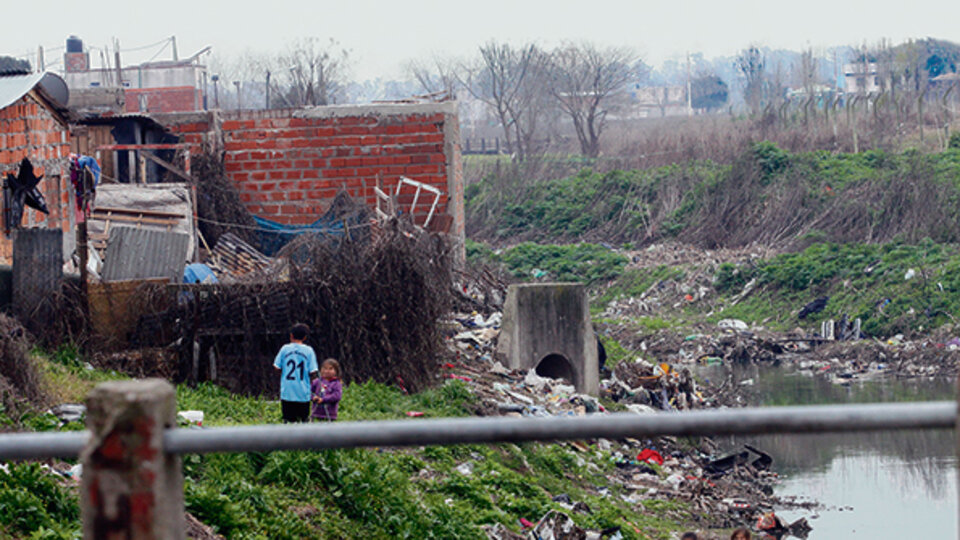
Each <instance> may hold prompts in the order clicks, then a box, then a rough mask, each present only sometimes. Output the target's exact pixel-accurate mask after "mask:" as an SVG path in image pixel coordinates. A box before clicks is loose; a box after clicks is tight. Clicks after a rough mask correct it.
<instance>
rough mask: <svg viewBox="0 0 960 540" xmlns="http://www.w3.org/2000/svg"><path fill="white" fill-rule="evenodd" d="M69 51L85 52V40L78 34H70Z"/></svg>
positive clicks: (68, 39)
mask: <svg viewBox="0 0 960 540" xmlns="http://www.w3.org/2000/svg"><path fill="white" fill-rule="evenodd" d="M67 52H68V53H75V52H83V40H81V39H80V38H78V37H77V36H70V37H68V38H67Z"/></svg>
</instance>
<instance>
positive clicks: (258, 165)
mask: <svg viewBox="0 0 960 540" xmlns="http://www.w3.org/2000/svg"><path fill="white" fill-rule="evenodd" d="M152 116H153V118H155V119H156V120H157V121H159V122H160V123H161V124H164V125H166V126H167V127H169V128H170V129H171V130H172V131H173V132H174V133H178V134H180V136H181V141H182V142H184V143H189V144H193V145H196V150H194V151H196V152H199V151H202V149H203V148H211V147H215V148H222V149H223V151H224V167H225V169H226V171H227V174H228V175H229V176H230V178H231V179H233V180H234V181H235V182H236V185H237V187H238V188H239V190H240V195H241V198H242V200H243V201H244V202H245V203H246V206H247V208H248V209H249V210H250V212H251V213H252V214H253V215H255V216H258V217H262V218H265V219H269V220H272V221H276V222H279V223H283V224H288V225H301V224H308V223H311V222H313V221H314V220H316V219H317V218H318V217H319V216H320V215H321V214H323V212H324V210H325V209H326V208H327V206H328V205H329V203H330V201H332V199H333V198H334V196H335V195H336V193H337V191H338V190H340V189H345V190H347V191H348V192H349V193H350V194H351V196H353V197H354V198H357V199H360V200H362V201H365V202H366V204H368V205H369V206H370V207H374V206H375V205H376V197H375V194H374V187H378V186H379V187H380V188H381V189H383V190H385V191H389V192H391V193H392V192H394V191H395V189H396V186H397V185H398V182H399V180H400V178H401V177H407V178H410V179H412V180H414V181H416V182H420V183H423V184H425V185H427V186H430V187H432V188H434V189H436V190H437V191H439V196H437V197H436V199H437V200H436V205H435V206H434V204H433V202H434V195H433V192H429V193H426V192H422V193H421V194H420V196H419V197H418V198H417V201H416V202H417V204H416V207H411V203H412V202H413V197H414V192H415V188H414V187H412V186H405V187H404V188H403V190H401V192H400V196H399V205H398V206H399V210H401V211H402V212H405V213H411V212H412V214H413V216H414V220H415V221H416V222H417V223H418V224H423V223H424V221H425V220H426V218H427V216H428V215H430V212H431V209H433V216H434V219H435V220H436V223H434V224H433V226H436V227H440V228H442V229H444V230H447V231H448V232H450V233H451V234H452V235H454V236H455V237H458V238H459V239H460V240H461V243H462V241H463V236H464V218H463V211H464V209H463V177H462V165H461V161H460V159H461V158H460V135H459V125H458V120H457V108H456V103H454V102H446V103H422V104H376V105H345V106H329V107H316V108H307V109H295V110H271V111H233V112H220V111H211V112H204V113H187V114H156V115H152ZM194 151H191V153H192V152H194ZM431 221H433V220H431ZM438 224H439V225H438Z"/></svg>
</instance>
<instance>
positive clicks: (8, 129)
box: [0, 92, 71, 264]
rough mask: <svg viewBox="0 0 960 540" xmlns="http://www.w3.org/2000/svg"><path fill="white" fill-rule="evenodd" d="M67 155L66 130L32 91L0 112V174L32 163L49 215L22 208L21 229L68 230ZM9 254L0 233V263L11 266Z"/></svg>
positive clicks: (8, 241)
mask: <svg viewBox="0 0 960 540" xmlns="http://www.w3.org/2000/svg"><path fill="white" fill-rule="evenodd" d="M69 154H70V138H69V133H68V130H67V128H66V127H65V126H64V125H63V124H61V123H60V120H59V119H58V118H57V117H56V116H55V115H54V114H53V113H52V112H51V111H50V110H49V109H48V108H47V106H46V105H45V103H44V102H43V101H42V100H41V99H40V98H38V97H36V96H34V95H33V93H32V92H31V93H29V94H27V95H25V96H24V97H22V98H20V99H19V100H18V101H16V102H15V103H13V104H12V105H10V106H8V107H6V108H4V109H0V175H3V176H6V173H7V172H11V173H14V174H16V172H17V171H18V170H19V168H20V161H21V160H22V159H23V158H24V157H26V158H28V159H29V160H30V162H31V163H32V164H33V166H34V172H35V173H36V174H37V176H39V175H41V174H43V175H44V176H43V179H42V180H41V181H40V184H39V185H38V187H39V188H40V191H41V192H43V196H44V198H45V199H46V202H47V207H48V208H49V209H50V215H49V216H47V215H45V214H43V213H41V212H38V211H36V210H33V209H31V208H26V209H24V212H23V219H22V221H21V226H23V227H37V226H39V227H49V228H55V227H61V228H62V229H63V230H64V231H69V230H70V229H71V225H70V223H71V213H70V212H69V210H70V187H69V184H70V178H69V169H68V164H67V156H69ZM0 202H2V201H0ZM0 219H2V218H0ZM0 224H2V221H0ZM0 230H2V228H0ZM12 252H13V243H12V241H11V239H10V237H8V236H6V235H4V234H2V232H0V264H11V262H12Z"/></svg>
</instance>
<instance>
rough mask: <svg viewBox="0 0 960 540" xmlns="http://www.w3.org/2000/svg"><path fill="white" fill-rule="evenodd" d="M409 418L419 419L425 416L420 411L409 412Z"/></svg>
mask: <svg viewBox="0 0 960 540" xmlns="http://www.w3.org/2000/svg"><path fill="white" fill-rule="evenodd" d="M407 416H409V417H411V418H418V417H421V416H423V413H422V412H420V411H407Z"/></svg>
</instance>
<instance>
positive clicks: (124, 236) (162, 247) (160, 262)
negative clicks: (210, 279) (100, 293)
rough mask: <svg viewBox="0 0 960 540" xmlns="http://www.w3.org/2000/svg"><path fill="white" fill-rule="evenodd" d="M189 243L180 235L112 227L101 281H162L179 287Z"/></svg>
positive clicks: (186, 237) (185, 237)
mask: <svg viewBox="0 0 960 540" xmlns="http://www.w3.org/2000/svg"><path fill="white" fill-rule="evenodd" d="M189 241H190V237H189V236H188V235H186V234H183V233H175V232H165V231H157V230H150V229H134V228H133V227H114V228H113V229H111V230H110V239H109V240H107V251H106V255H105V257H104V258H105V259H106V260H104V261H103V281H120V280H126V279H144V278H154V277H164V278H169V279H170V280H171V281H173V282H175V283H179V282H180V281H181V280H182V279H183V267H184V265H185V264H186V260H187V246H188V245H189Z"/></svg>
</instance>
